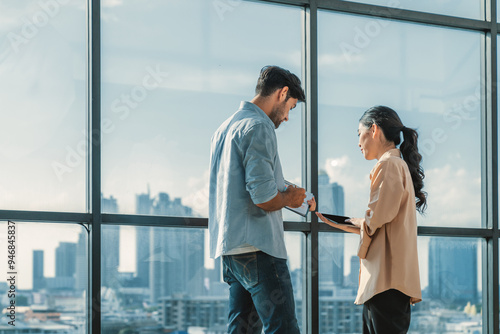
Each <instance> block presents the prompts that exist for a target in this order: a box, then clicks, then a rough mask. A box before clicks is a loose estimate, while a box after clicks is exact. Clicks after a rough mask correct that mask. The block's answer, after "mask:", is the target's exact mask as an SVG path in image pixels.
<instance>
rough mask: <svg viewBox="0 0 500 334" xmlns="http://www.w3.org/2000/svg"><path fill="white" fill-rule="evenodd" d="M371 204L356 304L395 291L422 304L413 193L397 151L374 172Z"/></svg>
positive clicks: (361, 248) (360, 250)
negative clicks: (388, 291) (390, 290)
mask: <svg viewBox="0 0 500 334" xmlns="http://www.w3.org/2000/svg"><path fill="white" fill-rule="evenodd" d="M370 180H371V185H370V202H369V203H368V209H367V210H366V214H365V218H364V220H363V221H362V223H361V227H360V231H361V234H360V242H359V248H358V256H359V258H360V261H361V265H360V270H359V271H360V274H359V289H358V295H357V297H356V301H355V303H356V304H364V303H365V302H366V301H368V300H369V299H370V298H371V297H373V296H374V295H376V294H378V293H381V292H384V291H386V290H389V289H396V290H399V291H401V292H403V293H404V294H406V295H408V296H409V297H410V303H412V304H414V303H418V302H419V301H421V300H422V291H421V288H420V274H419V269H418V253H417V217H416V207H415V191H414V189H413V182H412V180H411V175H410V171H409V170H408V166H407V165H406V162H405V161H404V160H403V159H401V153H400V151H399V149H391V150H389V151H387V152H386V153H384V154H383V155H382V157H381V158H380V159H379V161H378V162H377V164H376V165H375V167H373V169H372V171H371V173H370Z"/></svg>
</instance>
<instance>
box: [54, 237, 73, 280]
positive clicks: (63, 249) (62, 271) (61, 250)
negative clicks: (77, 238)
mask: <svg viewBox="0 0 500 334" xmlns="http://www.w3.org/2000/svg"><path fill="white" fill-rule="evenodd" d="M75 273H76V243H73V242H60V243H59V246H58V247H57V248H56V277H74V276H75Z"/></svg>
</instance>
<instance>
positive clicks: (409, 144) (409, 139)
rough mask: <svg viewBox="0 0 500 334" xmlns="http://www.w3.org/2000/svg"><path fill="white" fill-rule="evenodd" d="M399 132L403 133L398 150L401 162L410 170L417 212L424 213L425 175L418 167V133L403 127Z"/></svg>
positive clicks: (425, 203)
mask: <svg viewBox="0 0 500 334" xmlns="http://www.w3.org/2000/svg"><path fill="white" fill-rule="evenodd" d="M401 131H402V132H403V143H401V146H400V147H399V149H400V150H401V154H402V155H403V160H404V161H406V164H407V165H408V169H409V170H410V175H411V179H412V181H413V188H414V189H415V198H416V206H417V210H418V212H420V213H424V211H425V209H426V207H427V193H426V192H425V191H422V188H423V187H424V178H425V174H424V169H423V168H422V166H421V165H420V162H421V161H422V155H421V154H420V153H418V145H417V144H418V133H417V131H415V130H413V129H410V128H407V127H405V126H404V127H403V128H402V130H401Z"/></svg>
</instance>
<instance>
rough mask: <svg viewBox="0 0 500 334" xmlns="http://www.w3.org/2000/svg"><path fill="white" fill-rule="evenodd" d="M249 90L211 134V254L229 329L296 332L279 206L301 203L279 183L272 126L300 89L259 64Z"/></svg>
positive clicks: (301, 192)
mask: <svg viewBox="0 0 500 334" xmlns="http://www.w3.org/2000/svg"><path fill="white" fill-rule="evenodd" d="M255 93H256V95H255V97H254V98H253V99H252V101H251V102H242V103H241V105H240V109H239V110H238V111H237V112H236V113H235V114H234V115H232V116H231V117H229V118H228V119H227V120H226V121H225V122H224V123H222V125H221V126H220V127H219V129H218V130H217V131H216V132H215V134H214V135H213V137H212V143H211V157H210V195H209V202H210V204H209V211H210V212H209V217H210V218H209V230H210V256H211V257H212V258H217V257H219V256H221V255H222V261H223V270H224V281H225V282H226V283H228V284H229V286H230V288H229V294H230V296H229V318H228V320H229V323H228V332H229V333H230V334H233V333H238V334H239V333H259V334H260V333H261V331H262V328H264V331H265V333H283V334H295V333H300V332H299V328H298V324H297V319H296V317H295V304H294V298H293V290H292V284H291V280H290V273H289V270H288V267H287V264H286V258H287V255H286V249H285V242H284V231H283V218H282V214H281V209H282V208H283V207H285V206H290V207H299V206H301V204H302V203H303V201H304V199H305V189H302V188H296V187H288V188H286V189H285V183H284V178H283V173H282V169H281V164H280V159H279V156H278V146H277V140H276V134H275V131H274V129H275V128H278V127H279V126H280V124H281V123H282V122H284V121H287V120H288V114H289V112H290V110H291V109H293V108H295V106H296V104H297V102H298V101H301V102H303V101H304V100H305V94H304V91H303V89H302V88H301V85H300V80H299V78H297V76H295V75H294V74H292V73H290V72H289V71H287V70H285V69H282V68H280V67H277V66H267V67H264V68H263V69H262V70H261V73H260V77H259V79H258V82H257V87H256V89H255ZM310 204H311V205H314V207H315V205H316V203H315V202H314V200H311V202H310ZM313 209H314V208H313Z"/></svg>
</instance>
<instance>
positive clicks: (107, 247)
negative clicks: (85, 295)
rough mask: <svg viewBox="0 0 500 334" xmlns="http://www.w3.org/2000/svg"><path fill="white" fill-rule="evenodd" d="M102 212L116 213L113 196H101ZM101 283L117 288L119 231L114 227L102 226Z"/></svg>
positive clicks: (116, 207)
mask: <svg viewBox="0 0 500 334" xmlns="http://www.w3.org/2000/svg"><path fill="white" fill-rule="evenodd" d="M101 205H102V211H103V212H106V213H118V204H117V202H116V199H115V198H114V197H113V196H110V198H105V197H103V196H102V195H101ZM101 251H102V254H103V256H102V257H101V281H102V284H103V286H106V287H111V288H113V287H118V286H119V279H118V266H119V264H120V229H119V227H115V226H111V227H109V226H104V227H103V228H102V230H101Z"/></svg>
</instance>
